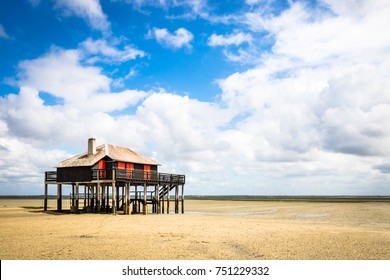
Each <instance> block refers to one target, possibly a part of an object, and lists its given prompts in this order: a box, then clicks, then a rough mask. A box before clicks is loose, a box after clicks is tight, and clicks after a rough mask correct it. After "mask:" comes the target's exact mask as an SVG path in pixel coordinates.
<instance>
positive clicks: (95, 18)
mask: <svg viewBox="0 0 390 280" xmlns="http://www.w3.org/2000/svg"><path fill="white" fill-rule="evenodd" d="M55 2H56V7H57V8H58V9H60V10H62V11H63V12H64V14H65V15H75V16H78V17H81V18H83V19H84V20H86V21H87V22H88V23H89V24H90V25H91V26H92V27H93V28H94V29H97V30H101V31H108V30H109V28H110V23H109V22H108V20H107V16H106V15H105V14H104V12H103V10H102V7H101V5H100V2H99V0H55Z"/></svg>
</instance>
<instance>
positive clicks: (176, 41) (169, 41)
mask: <svg viewBox="0 0 390 280" xmlns="http://www.w3.org/2000/svg"><path fill="white" fill-rule="evenodd" d="M147 37H148V38H155V39H156V41H157V42H158V43H159V44H161V45H163V46H165V47H168V48H173V49H180V48H182V47H186V48H191V44H190V42H191V41H192V40H193V39H194V35H193V34H192V33H191V32H190V31H188V30H187V29H185V28H179V29H177V30H176V31H175V32H174V33H170V32H169V31H168V30H167V29H166V28H153V30H150V31H149V33H148V35H147Z"/></svg>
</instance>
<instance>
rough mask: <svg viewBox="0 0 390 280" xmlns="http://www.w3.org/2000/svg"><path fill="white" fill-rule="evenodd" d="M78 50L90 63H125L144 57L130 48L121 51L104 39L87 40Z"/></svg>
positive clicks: (126, 47) (143, 53) (140, 52)
mask: <svg viewBox="0 0 390 280" xmlns="http://www.w3.org/2000/svg"><path fill="white" fill-rule="evenodd" d="M80 49H81V50H82V52H83V55H85V56H86V57H87V58H88V61H89V62H90V63H94V62H98V61H103V62H109V63H111V62H112V63H118V62H126V61H129V60H133V59H136V58H137V57H141V58H142V57H144V56H145V52H144V51H141V50H138V49H136V48H134V47H132V46H125V47H124V48H123V49H122V50H121V49H119V48H118V47H116V46H115V44H113V43H112V42H108V41H107V40H104V39H98V40H93V39H91V38H88V39H87V40H85V41H84V42H82V43H81V44H80Z"/></svg>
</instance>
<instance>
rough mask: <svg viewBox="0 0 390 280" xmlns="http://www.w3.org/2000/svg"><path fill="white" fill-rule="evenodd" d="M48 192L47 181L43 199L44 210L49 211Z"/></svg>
mask: <svg viewBox="0 0 390 280" xmlns="http://www.w3.org/2000/svg"><path fill="white" fill-rule="evenodd" d="M47 193H48V190H47V184H46V183H45V197H44V200H43V211H47Z"/></svg>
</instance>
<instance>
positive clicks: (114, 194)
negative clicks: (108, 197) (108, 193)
mask: <svg viewBox="0 0 390 280" xmlns="http://www.w3.org/2000/svg"><path fill="white" fill-rule="evenodd" d="M116 191H117V190H116V182H115V169H112V213H113V214H116V212H117V211H116Z"/></svg>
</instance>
